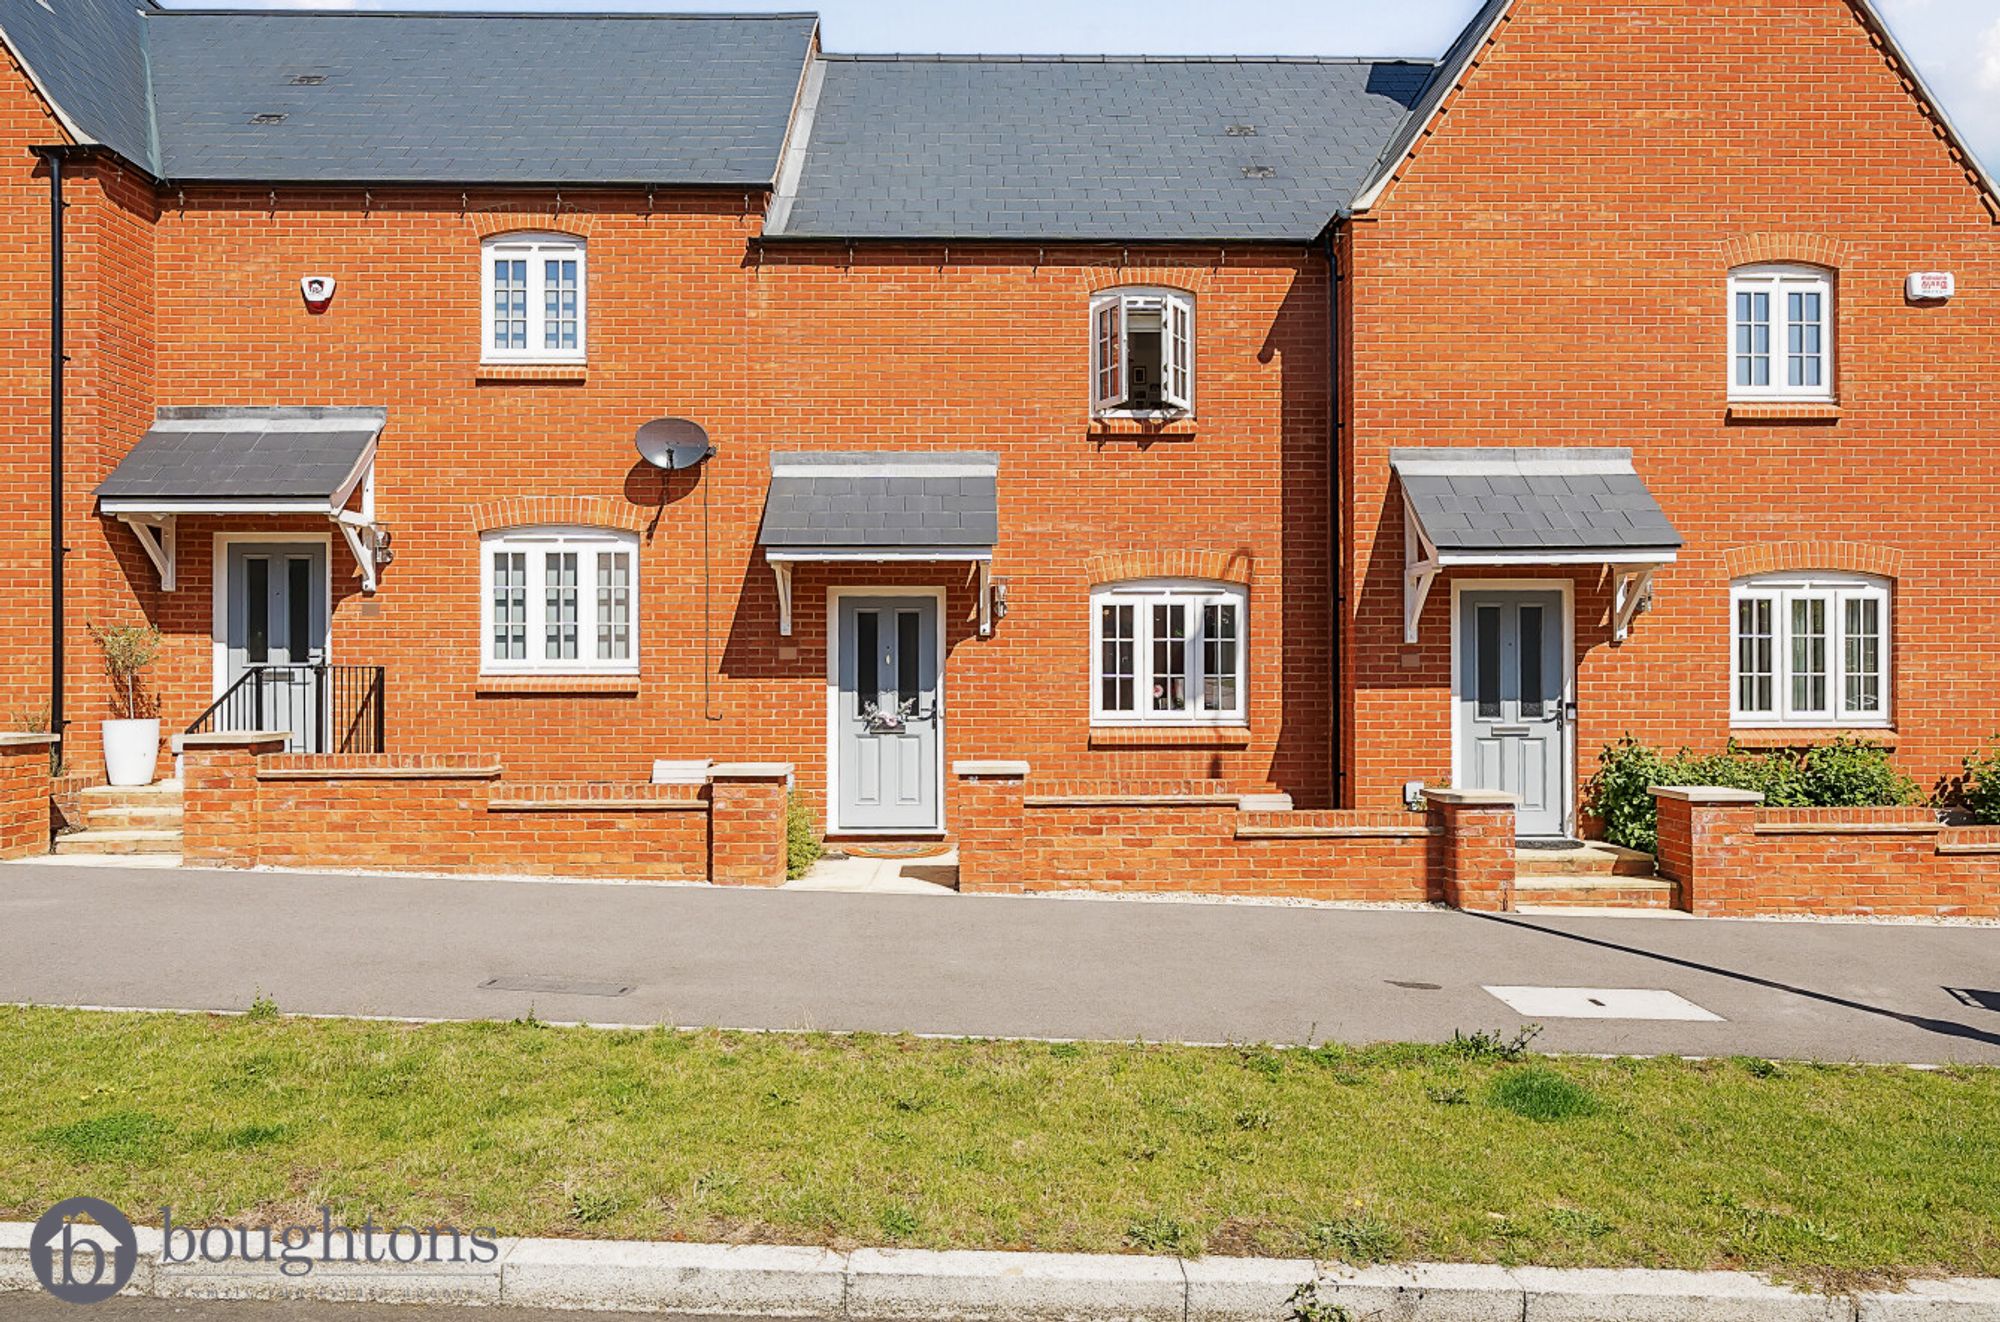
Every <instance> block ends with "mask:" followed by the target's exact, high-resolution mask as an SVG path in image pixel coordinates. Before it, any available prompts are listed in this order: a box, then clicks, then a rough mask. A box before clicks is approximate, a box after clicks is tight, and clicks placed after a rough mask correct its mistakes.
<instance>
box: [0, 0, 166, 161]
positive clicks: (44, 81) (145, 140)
mask: <svg viewBox="0 0 2000 1322" xmlns="http://www.w3.org/2000/svg"><path fill="white" fill-rule="evenodd" d="M142 11H144V12H145V13H157V12H158V11H157V10H155V9H154V7H153V5H152V4H151V3H150V0H51V3H50V4H48V5H46V6H44V5H43V4H41V3H40V0H0V35H4V36H5V37H6V40H7V45H8V47H9V48H10V49H12V50H13V51H14V53H15V54H16V55H17V56H18V57H19V58H20V60H21V62H22V63H23V64H25V65H26V66H27V68H28V72H29V74H30V76H32V77H33V78H34V80H35V82H36V84H37V85H38V86H39V87H41V89H42V90H43V92H44V93H45V94H46V95H47V96H48V97H49V99H50V100H52V101H54V102H55V104H56V107H57V113H58V114H59V115H61V116H62V117H64V118H65V120H66V121H67V127H68V128H69V129H70V130H71V132H72V133H75V134H77V135H78V136H80V137H81V139H82V140H83V141H85V142H100V143H102V144H104V145H105V146H107V147H109V148H111V149H112V150H113V151H115V152H117V153H118V154H119V155H120V156H123V157H124V158H125V159H126V160H128V161H131V162H132V163H133V164H135V165H140V166H143V167H145V168H146V169H149V170H150V169H152V168H153V166H154V163H155V159H156V157H155V152H154V150H153V142H152V137H153V133H152V106H151V104H150V102H149V101H148V99H147V90H146V47H145V41H144V37H143V34H142V31H141V29H142V28H143V27H144V26H145V19H143V18H142V17H141V12H142Z"/></svg>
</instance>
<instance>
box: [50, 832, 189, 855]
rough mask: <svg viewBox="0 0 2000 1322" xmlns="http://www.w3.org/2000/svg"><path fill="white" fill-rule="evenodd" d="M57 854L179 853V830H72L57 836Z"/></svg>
mask: <svg viewBox="0 0 2000 1322" xmlns="http://www.w3.org/2000/svg"><path fill="white" fill-rule="evenodd" d="M55 852H56V853H58V854H83V855H100V856H103V857H107V858H130V857H133V856H135V855H140V854H178V853H180V852H181V833H180V832H179V831H178V830H174V831H100V830H98V829H96V828H95V827H93V828H92V829H90V830H87V831H74V832H71V833H70V834H69V835H61V836H57V837H56V843H55Z"/></svg>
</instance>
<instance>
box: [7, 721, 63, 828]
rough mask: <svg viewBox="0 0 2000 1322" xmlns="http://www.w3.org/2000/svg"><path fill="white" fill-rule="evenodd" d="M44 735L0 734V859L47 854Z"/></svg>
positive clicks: (48, 742)
mask: <svg viewBox="0 0 2000 1322" xmlns="http://www.w3.org/2000/svg"><path fill="white" fill-rule="evenodd" d="M53 742H54V740H53V739H51V738H50V737H49V736H48V735H33V734H0V859H8V858H29V857H32V856H34V855H36V854H46V853H48V852H49V836H50V833H51V827H52V822H51V819H50V811H49V806H50V805H49V787H50V780H49V747H50V745H51V744H52V743H53Z"/></svg>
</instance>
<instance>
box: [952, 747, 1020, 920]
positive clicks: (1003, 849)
mask: <svg viewBox="0 0 2000 1322" xmlns="http://www.w3.org/2000/svg"><path fill="white" fill-rule="evenodd" d="M951 770H952V774H953V775H955V776H957V777H958V780H959V786H958V803H957V805H956V810H957V821H958V829H957V830H956V831H955V832H954V834H955V835H956V836H957V838H958V889H959V892H960V893H961V894H964V895H1019V894H1020V893H1021V886H1022V882H1023V880H1024V878H1023V877H1022V875H1021V871H1022V860H1023V855H1024V853H1025V850H1024V849H1023V847H1022V840H1021V834H1022V832H1023V831H1024V830H1025V829H1026V827H1027V823H1026V816H1027V813H1026V809H1025V808H1024V806H1023V804H1024V801H1025V799H1026V797H1027V789H1028V764H1027V763H1026V762H954V763H953V764H952V768H951Z"/></svg>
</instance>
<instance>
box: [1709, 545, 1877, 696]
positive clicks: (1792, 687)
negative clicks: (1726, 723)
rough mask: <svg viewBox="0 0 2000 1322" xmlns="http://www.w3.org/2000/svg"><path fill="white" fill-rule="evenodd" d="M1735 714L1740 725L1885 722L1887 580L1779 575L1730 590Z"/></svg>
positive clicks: (1813, 575) (1812, 575)
mask: <svg viewBox="0 0 2000 1322" xmlns="http://www.w3.org/2000/svg"><path fill="white" fill-rule="evenodd" d="M1731 598H1732V600H1731V606H1732V610H1733V612H1734V622H1735V623H1734V628H1735V648H1734V655H1733V657H1732V664H1731V678H1732V685H1733V690H1734V692H1733V695H1732V699H1731V715H1732V717H1733V718H1734V720H1735V721H1736V722H1737V723H1738V724H1740V725H1887V724H1888V723H1889V653H1890V640H1891V637H1892V635H1891V634H1890V631H1889V585H1888V583H1887V582H1886V581H1884V580H1882V579H1878V578H1868V577H1862V576H1858V575H1856V576H1846V575H1829V574H1785V575H1772V576H1767V577H1763V578H1752V579H1743V580H1740V581H1739V582H1737V583H1736V585H1735V587H1734V588H1733V589H1732V592H1731Z"/></svg>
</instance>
